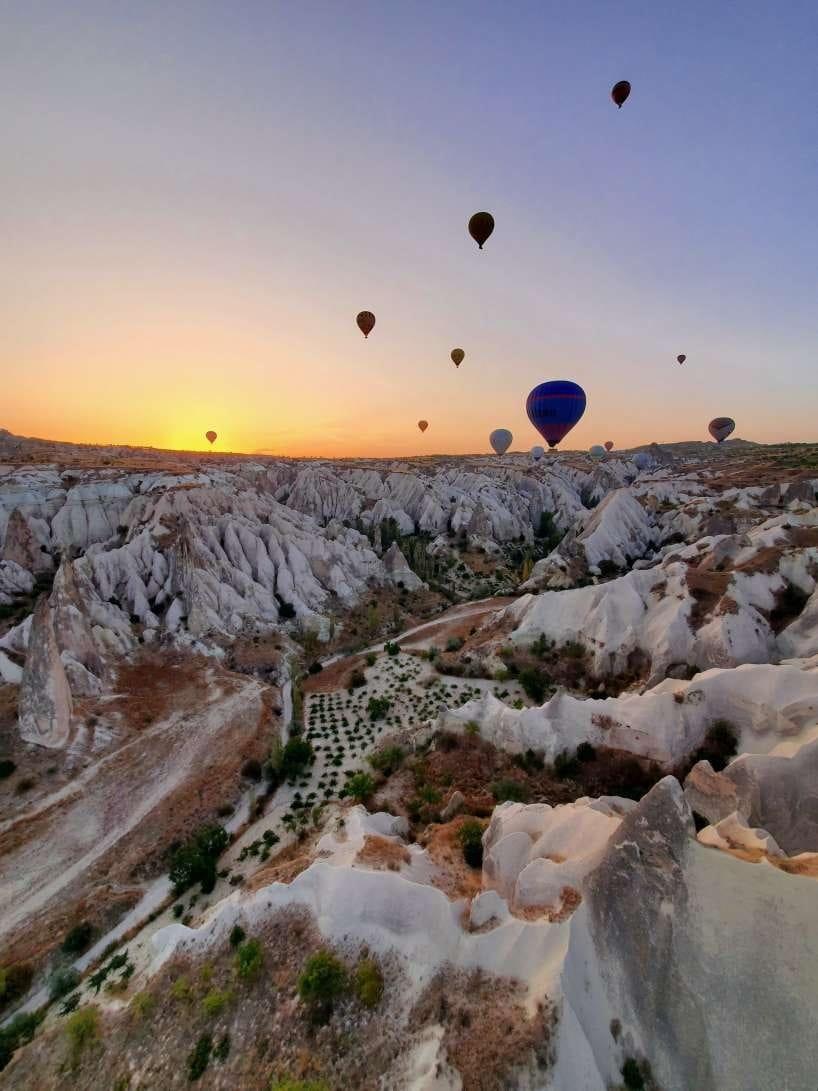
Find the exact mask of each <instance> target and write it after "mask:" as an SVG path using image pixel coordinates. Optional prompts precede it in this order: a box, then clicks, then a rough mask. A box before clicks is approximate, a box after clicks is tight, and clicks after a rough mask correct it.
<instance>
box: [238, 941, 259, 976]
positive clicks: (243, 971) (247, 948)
mask: <svg viewBox="0 0 818 1091" xmlns="http://www.w3.org/2000/svg"><path fill="white" fill-rule="evenodd" d="M263 963H264V950H263V948H262V946H261V942H260V941H259V940H257V939H248V940H247V941H246V942H245V943H242V944H241V945H240V946H239V948H238V950H237V951H236V958H235V965H236V973H237V974H238V976H239V977H240V978H241V979H242V981H252V980H253V979H254V978H256V977H257V976H258V974H259V971H260V970H261V967H262V965H263Z"/></svg>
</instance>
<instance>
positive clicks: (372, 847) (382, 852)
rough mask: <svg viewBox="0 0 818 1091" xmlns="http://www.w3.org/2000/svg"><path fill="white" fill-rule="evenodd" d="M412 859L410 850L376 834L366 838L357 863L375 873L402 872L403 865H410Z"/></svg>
mask: <svg viewBox="0 0 818 1091" xmlns="http://www.w3.org/2000/svg"><path fill="white" fill-rule="evenodd" d="M410 859H411V857H410V856H409V851H408V849H406V848H405V847H404V846H403V845H401V844H400V843H399V842H398V841H390V840H389V838H387V837H378V836H377V835H376V834H368V835H367V836H366V837H365V838H364V843H363V847H362V848H361V850H360V852H359V853H358V855H357V856H356V857H355V860H356V863H359V864H366V866H367V867H369V868H372V869H374V870H375V871H400V869H401V865H402V864H408V863H409V861H410Z"/></svg>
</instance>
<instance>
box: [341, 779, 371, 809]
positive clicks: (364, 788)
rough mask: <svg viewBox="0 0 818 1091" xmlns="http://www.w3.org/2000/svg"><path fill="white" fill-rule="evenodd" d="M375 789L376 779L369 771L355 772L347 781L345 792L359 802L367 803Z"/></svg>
mask: <svg viewBox="0 0 818 1091" xmlns="http://www.w3.org/2000/svg"><path fill="white" fill-rule="evenodd" d="M374 791H375V781H374V780H373V779H372V777H371V776H370V775H369V773H355V774H354V776H351V777H350V778H349V780H348V781H347V783H346V788H345V792H346V794H347V795H348V796H351V798H352V799H354V800H355V801H356V802H357V803H365V802H366V801H367V800H368V799H369V797H370V796H371V795H372V793H373V792H374Z"/></svg>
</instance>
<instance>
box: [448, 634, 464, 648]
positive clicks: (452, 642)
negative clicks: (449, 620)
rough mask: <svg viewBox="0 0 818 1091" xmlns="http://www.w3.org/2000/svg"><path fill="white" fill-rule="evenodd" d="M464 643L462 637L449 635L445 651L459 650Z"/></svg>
mask: <svg viewBox="0 0 818 1091" xmlns="http://www.w3.org/2000/svg"><path fill="white" fill-rule="evenodd" d="M465 643H466V641H465V640H464V639H463V637H462V636H451V637H449V639H448V640H447V641H446V651H447V652H459V651H460V649H461V648H462V647H463V645H464V644H465Z"/></svg>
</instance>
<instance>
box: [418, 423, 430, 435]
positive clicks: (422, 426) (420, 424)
mask: <svg viewBox="0 0 818 1091" xmlns="http://www.w3.org/2000/svg"><path fill="white" fill-rule="evenodd" d="M428 427H429V422H428V421H427V420H419V421H418V428H419V429H420V430H421V432H425V431H426V429H427V428H428Z"/></svg>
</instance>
